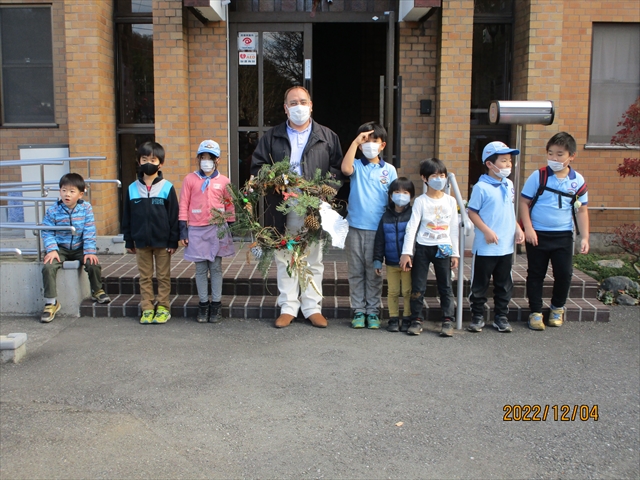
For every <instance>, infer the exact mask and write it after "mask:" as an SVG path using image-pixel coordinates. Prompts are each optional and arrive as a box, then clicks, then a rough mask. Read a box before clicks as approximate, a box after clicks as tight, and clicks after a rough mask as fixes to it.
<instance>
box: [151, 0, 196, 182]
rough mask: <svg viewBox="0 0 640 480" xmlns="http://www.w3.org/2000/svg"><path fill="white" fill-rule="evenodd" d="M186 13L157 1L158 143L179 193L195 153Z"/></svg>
mask: <svg viewBox="0 0 640 480" xmlns="http://www.w3.org/2000/svg"><path fill="white" fill-rule="evenodd" d="M186 13H187V10H185V9H184V8H183V7H182V1H181V0H154V1H153V57H154V70H153V75H154V79H155V127H156V141H157V142H159V143H160V144H162V146H163V147H164V149H165V165H164V166H163V172H164V175H165V176H166V178H167V179H168V180H170V181H171V182H172V183H173V184H174V185H175V186H176V190H177V191H178V193H179V191H180V185H181V184H182V178H183V177H184V174H185V173H186V172H188V171H189V170H188V168H189V166H190V163H189V160H190V158H191V150H192V145H191V144H192V142H191V137H190V134H189V42H188V38H187V37H188V36H187V27H186V18H185V15H186Z"/></svg>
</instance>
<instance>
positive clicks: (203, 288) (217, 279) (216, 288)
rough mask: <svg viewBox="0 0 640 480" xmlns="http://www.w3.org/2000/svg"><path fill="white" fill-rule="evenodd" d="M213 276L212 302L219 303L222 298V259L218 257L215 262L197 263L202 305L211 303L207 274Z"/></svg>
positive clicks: (197, 286) (198, 287) (198, 285)
mask: <svg viewBox="0 0 640 480" xmlns="http://www.w3.org/2000/svg"><path fill="white" fill-rule="evenodd" d="M209 272H210V276H211V301H212V302H219V301H220V299H221V298H222V257H216V260H215V261H214V262H210V261H209V260H204V261H202V262H196V288H197V289H198V297H200V303H207V302H208V301H209V292H208V288H207V287H208V282H207V273H209Z"/></svg>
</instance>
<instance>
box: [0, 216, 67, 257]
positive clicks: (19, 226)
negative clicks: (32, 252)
mask: <svg viewBox="0 0 640 480" xmlns="http://www.w3.org/2000/svg"><path fill="white" fill-rule="evenodd" d="M2 228H6V229H7V230H33V231H34V234H35V232H39V231H42V230H53V231H63V230H69V231H70V232H71V233H72V234H74V235H75V234H76V227H74V226H73V225H69V226H65V225H55V226H51V225H42V224H38V223H0V229H2ZM36 241H37V242H38V247H37V248H36V253H37V254H38V261H39V262H41V261H42V251H41V250H40V235H37V236H36Z"/></svg>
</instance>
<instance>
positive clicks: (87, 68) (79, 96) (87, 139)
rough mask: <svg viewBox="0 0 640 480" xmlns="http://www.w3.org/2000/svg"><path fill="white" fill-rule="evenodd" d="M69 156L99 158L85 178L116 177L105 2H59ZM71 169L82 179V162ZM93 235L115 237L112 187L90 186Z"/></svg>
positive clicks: (109, 18)
mask: <svg viewBox="0 0 640 480" xmlns="http://www.w3.org/2000/svg"><path fill="white" fill-rule="evenodd" d="M64 9H65V12H64V14H65V41H66V53H67V64H66V66H67V87H68V91H67V103H68V107H67V108H68V114H69V120H68V122H69V153H70V155H71V156H72V157H79V156H105V157H107V158H106V160H104V161H100V162H92V163H91V177H92V178H96V179H98V178H100V179H116V178H118V170H117V153H116V139H115V84H114V45H113V5H112V2H111V1H108V0H103V1H100V2H95V1H91V0H65V2H64ZM71 170H72V171H77V172H78V173H80V174H82V175H87V171H86V168H85V162H74V163H72V164H71ZM91 192H92V193H91V204H92V205H93V209H94V213H95V217H96V228H97V230H98V234H99V235H112V234H117V233H118V232H119V230H120V228H119V222H118V202H117V190H116V187H115V186H114V185H112V184H103V185H94V186H92V187H91Z"/></svg>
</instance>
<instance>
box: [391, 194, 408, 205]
mask: <svg viewBox="0 0 640 480" xmlns="http://www.w3.org/2000/svg"><path fill="white" fill-rule="evenodd" d="M391 201H392V202H393V203H395V204H396V205H397V206H399V207H404V206H405V205H407V204H408V203H409V202H410V201H411V195H409V194H408V193H392V194H391Z"/></svg>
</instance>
